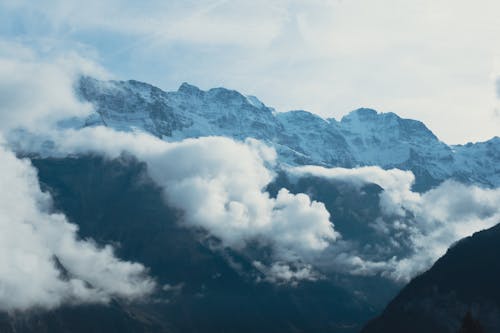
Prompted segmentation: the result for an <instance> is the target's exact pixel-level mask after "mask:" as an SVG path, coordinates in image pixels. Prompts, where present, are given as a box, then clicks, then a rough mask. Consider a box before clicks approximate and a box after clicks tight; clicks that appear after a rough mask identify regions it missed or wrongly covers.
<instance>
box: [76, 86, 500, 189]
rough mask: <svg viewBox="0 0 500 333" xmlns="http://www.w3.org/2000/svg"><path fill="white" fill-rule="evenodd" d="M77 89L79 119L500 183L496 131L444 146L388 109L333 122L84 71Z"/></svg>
mask: <svg viewBox="0 0 500 333" xmlns="http://www.w3.org/2000/svg"><path fill="white" fill-rule="evenodd" d="M76 90H77V93H78V94H79V95H80V96H81V98H82V99H84V100H86V101H89V102H91V103H93V104H94V105H95V107H96V108H95V110H96V113H95V115H93V116H91V117H89V118H88V119H86V120H85V121H84V122H83V123H82V124H81V126H94V125H105V126H109V127H113V128H116V129H118V130H125V131H127V130H132V129H134V130H137V129H141V130H144V131H147V132H149V133H152V134H153V135H156V136H158V137H161V138H167V139H168V140H182V139H184V138H189V137H200V136H207V135H220V136H227V137H231V138H234V139H237V140H243V139H245V138H247V137H252V138H256V139H259V140H263V141H264V142H266V143H268V144H269V145H271V146H273V147H275V149H276V151H277V152H278V155H279V161H280V162H281V163H285V164H290V165H303V164H316V165H323V166H330V167H331V166H341V167H354V166H363V165H379V166H381V167H383V168H401V169H406V170H412V171H413V172H414V173H415V174H416V175H417V180H419V181H421V182H424V183H426V184H435V183H438V182H440V181H442V180H444V179H448V178H456V179H459V180H461V181H467V182H478V183H481V184H484V185H488V186H493V185H500V168H499V167H498V166H497V165H500V139H499V138H494V139H492V140H490V141H487V142H484V143H477V144H468V145H464V146H448V145H447V144H445V143H443V142H441V141H440V140H439V139H438V138H437V137H436V136H435V135H434V134H433V133H432V131H431V130H429V129H428V128H427V127H426V126H425V124H423V123H422V122H420V121H417V120H412V119H404V118H401V117H399V116H398V115H397V114H395V113H392V112H390V113H381V112H378V111H376V110H373V109H370V108H360V109H357V110H354V111H352V112H350V113H349V114H347V115H346V116H344V117H343V118H342V119H341V120H340V121H337V120H335V119H333V118H329V119H324V118H322V117H320V116H318V115H315V114H314V113H311V112H308V111H304V110H295V111H289V112H275V110H274V109H273V108H270V107H268V106H266V105H265V104H264V103H262V102H261V101H260V100H258V99H257V97H255V96H245V95H243V94H241V93H239V92H238V91H235V90H230V89H226V88H212V89H209V90H207V91H204V90H201V89H199V88H198V87H196V86H193V85H191V84H188V83H183V84H182V85H181V86H180V87H179V89H178V90H177V91H172V92H165V91H163V90H161V89H159V88H156V87H154V86H152V85H149V84H147V83H142V82H138V81H132V80H131V81H99V80H96V79H93V78H89V77H83V78H82V79H81V80H80V82H79V84H78V85H77V87H76Z"/></svg>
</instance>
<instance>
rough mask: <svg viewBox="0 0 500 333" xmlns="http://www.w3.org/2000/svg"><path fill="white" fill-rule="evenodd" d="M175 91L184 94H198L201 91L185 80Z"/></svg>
mask: <svg viewBox="0 0 500 333" xmlns="http://www.w3.org/2000/svg"><path fill="white" fill-rule="evenodd" d="M177 92H180V93H184V94H199V93H201V92H202V90H201V89H200V88H198V87H197V86H194V85H192V84H189V83H187V82H183V83H182V84H181V85H180V86H179V89H178V90H177Z"/></svg>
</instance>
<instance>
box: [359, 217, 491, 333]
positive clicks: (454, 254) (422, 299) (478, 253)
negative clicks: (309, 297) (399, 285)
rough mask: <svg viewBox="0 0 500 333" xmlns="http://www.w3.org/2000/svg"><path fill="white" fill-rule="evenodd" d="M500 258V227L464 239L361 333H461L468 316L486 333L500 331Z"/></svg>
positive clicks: (416, 279) (411, 283)
mask: <svg viewBox="0 0 500 333" xmlns="http://www.w3.org/2000/svg"><path fill="white" fill-rule="evenodd" d="M499 256H500V225H497V226H495V227H493V228H491V229H488V230H484V231H481V232H478V233H476V234H474V235H473V236H471V237H468V238H465V239H463V240H461V241H460V242H458V243H457V244H455V245H454V246H453V247H451V248H450V249H449V250H448V252H447V253H446V255H445V256H443V257H442V258H441V259H439V260H438V261H437V262H436V263H435V264H434V266H433V267H432V268H431V269H429V270H428V271H427V272H425V273H424V274H422V275H420V276H418V277H417V278H415V279H414V280H413V281H411V282H410V284H408V285H407V286H406V287H405V288H404V289H403V290H402V291H401V292H400V293H399V295H398V296H397V297H396V298H395V299H394V300H393V301H392V302H391V303H390V304H389V305H388V306H387V308H386V309H385V311H384V312H383V313H382V315H381V316H380V317H378V318H377V319H375V320H373V321H372V322H370V323H369V324H368V325H367V326H366V327H365V328H364V329H363V331H362V333H379V332H384V333H392V332H395V333H396V332H398V333H399V332H407V333H417V332H418V333H421V332H442V333H456V332H459V329H460V327H461V323H462V322H463V320H464V318H465V319H467V316H468V315H470V316H472V317H473V319H474V320H476V321H477V322H478V323H479V324H480V325H481V326H482V328H483V329H484V331H485V332H492V333H493V332H500V285H499V283H498V277H499V276H500V262H499V261H498V257H499ZM468 313H469V314H468Z"/></svg>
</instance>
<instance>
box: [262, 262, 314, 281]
mask: <svg viewBox="0 0 500 333" xmlns="http://www.w3.org/2000/svg"><path fill="white" fill-rule="evenodd" d="M253 265H254V267H255V268H256V269H257V270H259V271H260V272H261V273H262V274H263V276H264V278H263V279H262V278H260V277H259V278H258V279H257V281H258V282H260V281H262V280H264V281H267V282H271V283H276V284H289V285H292V286H296V285H297V284H298V283H299V282H300V281H317V280H318V279H320V278H322V277H321V276H320V275H319V274H318V273H317V272H316V271H315V270H314V268H313V267H312V266H311V265H308V264H298V265H294V266H295V267H291V265H290V264H289V263H286V262H280V261H278V262H275V263H273V264H271V265H270V266H269V267H268V266H266V265H264V264H262V263H261V262H260V261H254V262H253Z"/></svg>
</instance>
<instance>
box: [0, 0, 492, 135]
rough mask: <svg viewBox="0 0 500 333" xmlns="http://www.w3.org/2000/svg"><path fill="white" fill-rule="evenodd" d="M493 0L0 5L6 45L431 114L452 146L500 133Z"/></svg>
mask: <svg viewBox="0 0 500 333" xmlns="http://www.w3.org/2000/svg"><path fill="white" fill-rule="evenodd" d="M499 12H500V3H499V2H498V1H494V0H478V1H474V2H472V1H465V0H433V1H430V0H420V1H416V0H379V1H372V0H342V1H341V0H331V1H328V0H307V1H298V0H275V1H261V0H253V1H243V0H235V1H220V0H219V1H208V0H205V1H204V0H200V1H186V0H184V1H179V0H167V1H165V0H164V1H159V0H149V1H147V0H145V1H118V0H108V1H97V0H87V1H85V2H82V1H72V0H47V1H43V2H42V1H34V0H32V1H28V0H16V1H11V0H0V38H1V40H0V41H3V42H8V43H0V48H4V49H3V50H1V49H0V51H1V52H0V54H2V55H3V56H6V55H7V56H11V57H15V56H16V54H15V50H14V51H9V50H6V49H7V48H9V47H11V45H12V43H16V44H20V45H23V46H24V47H27V48H29V49H31V50H33V52H35V53H36V54H38V55H39V56H40V57H45V58H50V57H57V56H59V55H61V54H67V53H76V54H79V55H80V56H81V57H84V58H87V59H90V60H91V61H92V62H94V63H97V64H99V65H100V66H101V67H103V68H105V69H106V70H107V71H108V72H109V73H110V74H111V75H112V76H113V77H115V78H118V79H137V80H142V81H146V82H150V83H152V84H155V85H157V86H159V87H161V88H163V89H165V90H173V89H177V87H178V86H179V85H180V84H181V83H182V82H184V81H187V82H190V83H192V84H195V85H198V86H200V87H201V88H205V89H207V88H210V87H214V86H224V87H228V88H233V89H237V90H239V91H241V92H243V93H246V94H252V95H256V96H258V97H259V98H260V99H261V100H263V101H264V102H265V103H266V104H268V105H270V106H273V107H275V108H276V109H277V110H279V111H286V110H290V109H306V110H309V111H312V112H315V113H318V114H320V115H322V116H324V117H335V118H340V117H341V116H342V115H344V114H346V113H347V112H349V111H350V110H353V109H355V108H358V107H372V108H376V109H377V110H379V111H383V112H389V111H392V112H396V113H398V114H399V115H401V116H404V117H410V118H416V119H419V120H422V121H424V122H425V123H426V124H427V125H428V126H429V127H430V128H431V129H432V130H433V131H434V132H435V133H436V134H437V135H438V136H439V137H440V138H441V139H442V140H444V141H445V142H447V143H465V142H467V141H478V140H486V139H489V138H490V137H492V136H494V135H500V114H499V111H498V107H499V106H500V103H499V100H498V91H497V90H500V88H499V87H497V85H496V82H497V77H498V76H499V74H500V43H498V42H497V40H498V36H500V20H498V18H497V14H498V13H499Z"/></svg>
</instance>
